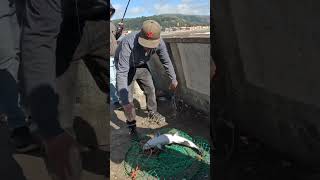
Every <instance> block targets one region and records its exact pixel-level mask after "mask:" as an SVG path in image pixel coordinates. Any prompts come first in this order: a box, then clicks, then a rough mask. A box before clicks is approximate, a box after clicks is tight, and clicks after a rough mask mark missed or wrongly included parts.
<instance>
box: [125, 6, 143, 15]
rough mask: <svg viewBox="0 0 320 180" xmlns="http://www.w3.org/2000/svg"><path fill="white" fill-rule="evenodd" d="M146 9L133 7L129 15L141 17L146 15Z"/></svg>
mask: <svg viewBox="0 0 320 180" xmlns="http://www.w3.org/2000/svg"><path fill="white" fill-rule="evenodd" d="M144 11H145V9H144V8H142V7H133V8H131V9H130V10H128V14H130V15H131V16H132V15H139V14H142V13H144Z"/></svg>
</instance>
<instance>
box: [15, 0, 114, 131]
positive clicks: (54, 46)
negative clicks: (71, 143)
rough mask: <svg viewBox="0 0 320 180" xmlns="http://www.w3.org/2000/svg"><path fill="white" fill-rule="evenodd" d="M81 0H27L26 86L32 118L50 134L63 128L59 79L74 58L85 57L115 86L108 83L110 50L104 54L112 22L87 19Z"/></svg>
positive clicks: (103, 82) (23, 49)
mask: <svg viewBox="0 0 320 180" xmlns="http://www.w3.org/2000/svg"><path fill="white" fill-rule="evenodd" d="M76 2H77V1H74V0H63V1H61V0H27V1H26V5H25V15H24V17H25V18H24V20H23V22H24V23H23V33H22V39H21V43H22V46H21V53H22V70H23V71H22V72H23V80H24V87H25V90H26V92H25V93H26V95H27V100H28V105H29V107H30V110H31V115H32V118H33V120H34V121H35V122H36V123H37V124H38V127H39V130H40V133H42V135H43V136H44V137H52V136H56V135H58V134H59V133H61V132H62V129H61V127H60V125H59V122H58V121H57V106H58V101H59V97H58V95H57V94H56V92H55V88H56V84H55V80H56V75H57V74H58V75H60V74H62V73H63V72H64V70H65V69H66V68H67V67H68V61H70V60H71V59H80V58H83V59H85V60H86V64H87V66H88V67H89V69H90V72H91V73H93V76H94V77H95V78H94V79H95V80H96V82H97V84H99V87H100V89H103V90H104V92H106V91H108V90H109V88H104V87H105V85H107V84H108V83H106V82H107V80H108V79H107V78H106V76H108V71H107V69H108V68H107V67H108V66H107V62H106V60H107V59H106V54H107V53H106V52H105V55H104V54H103V50H106V41H105V39H106V38H107V36H106V32H107V31H106V28H107V24H105V26H104V23H103V21H98V22H94V23H86V24H85V23H84V20H83V18H82V17H79V19H78V17H77V16H76V15H77V13H76V6H75V3H76ZM79 2H80V7H85V6H86V5H85V4H83V3H84V2H85V1H84V0H82V1H79ZM88 2H93V1H88ZM81 3H82V4H81ZM74 18H75V19H74ZM100 26H101V28H100ZM82 27H83V28H82ZM70 30H74V31H70ZM104 31H105V33H104ZM104 35H105V37H103V36H104ZM97 38H99V39H97ZM79 43H80V45H79ZM68 45H70V46H68ZM56 53H57V56H56ZM89 61H90V62H89ZM103 62H105V63H103ZM104 64H105V65H104ZM56 65H57V67H58V69H56ZM61 69H62V70H61ZM57 70H58V71H57ZM57 72H58V73H57Z"/></svg>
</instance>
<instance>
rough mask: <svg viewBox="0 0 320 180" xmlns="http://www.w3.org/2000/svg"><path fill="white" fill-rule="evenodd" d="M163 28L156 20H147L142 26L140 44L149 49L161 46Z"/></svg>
mask: <svg viewBox="0 0 320 180" xmlns="http://www.w3.org/2000/svg"><path fill="white" fill-rule="evenodd" d="M160 32H161V26H160V24H159V23H158V22H156V21H154V20H146V21H144V22H143V24H142V28H141V31H140V36H139V39H138V42H139V44H140V45H141V46H143V47H147V48H156V47H157V46H158V45H159V44H160Z"/></svg>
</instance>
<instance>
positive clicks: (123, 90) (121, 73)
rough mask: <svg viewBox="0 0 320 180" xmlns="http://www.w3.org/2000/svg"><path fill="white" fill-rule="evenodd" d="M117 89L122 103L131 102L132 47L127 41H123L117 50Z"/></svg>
mask: <svg viewBox="0 0 320 180" xmlns="http://www.w3.org/2000/svg"><path fill="white" fill-rule="evenodd" d="M116 54H117V55H116V57H117V58H118V59H117V60H116V69H117V89H118V92H119V97H120V100H121V102H122V105H126V104H129V98H128V72H129V69H130V54H131V48H130V46H129V44H128V42H127V41H122V42H121V44H120V45H119V46H118V48H117V50H116Z"/></svg>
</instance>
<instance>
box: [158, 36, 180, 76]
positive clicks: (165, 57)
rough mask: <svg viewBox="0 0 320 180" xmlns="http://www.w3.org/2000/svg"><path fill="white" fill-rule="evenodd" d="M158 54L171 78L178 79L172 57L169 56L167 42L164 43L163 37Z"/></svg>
mask: <svg viewBox="0 0 320 180" xmlns="http://www.w3.org/2000/svg"><path fill="white" fill-rule="evenodd" d="M157 54H158V56H159V58H160V61H161V63H162V64H163V67H164V69H165V71H166V73H167V74H168V76H169V78H170V79H171V80H172V81H176V73H175V71H174V68H173V65H172V62H171V59H170V57H169V54H168V50H167V47H166V44H165V43H164V41H163V40H162V39H161V41H160V46H159V49H158V50H157Z"/></svg>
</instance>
